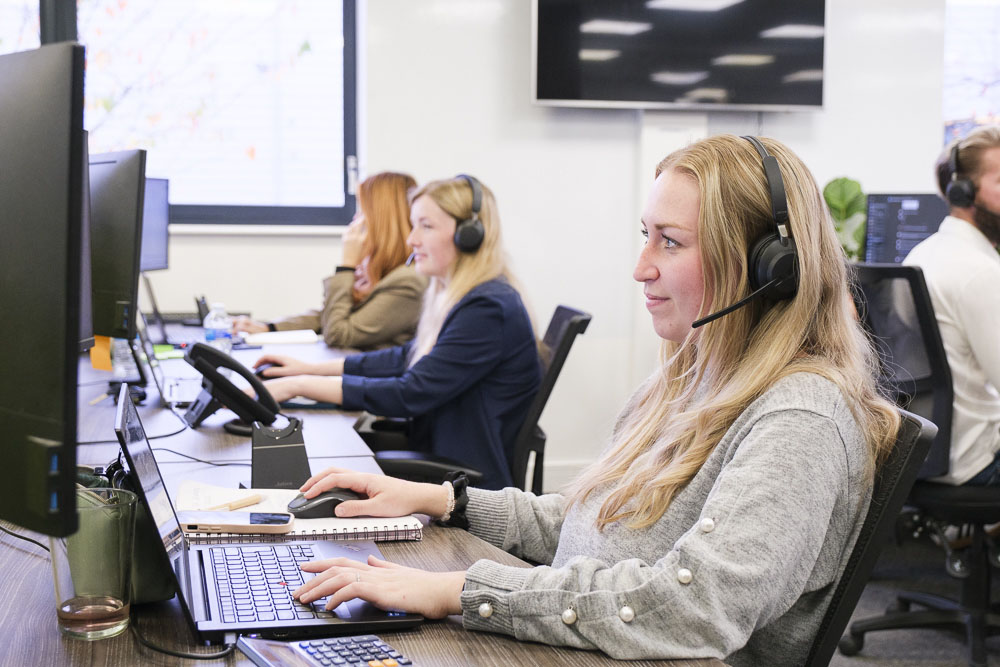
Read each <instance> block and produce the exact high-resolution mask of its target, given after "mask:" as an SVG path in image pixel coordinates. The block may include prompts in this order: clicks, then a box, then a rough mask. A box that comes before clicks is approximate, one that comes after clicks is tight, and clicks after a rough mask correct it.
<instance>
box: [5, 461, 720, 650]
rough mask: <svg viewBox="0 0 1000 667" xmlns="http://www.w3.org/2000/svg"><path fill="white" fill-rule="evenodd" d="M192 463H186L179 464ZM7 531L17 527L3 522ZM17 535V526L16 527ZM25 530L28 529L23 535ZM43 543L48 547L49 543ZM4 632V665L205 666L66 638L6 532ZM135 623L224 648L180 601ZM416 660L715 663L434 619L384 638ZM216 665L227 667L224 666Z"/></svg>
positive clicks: (407, 556) (463, 539) (394, 553)
mask: <svg viewBox="0 0 1000 667" xmlns="http://www.w3.org/2000/svg"><path fill="white" fill-rule="evenodd" d="M178 465H186V464H178ZM3 525H5V526H6V527H8V528H14V527H12V526H10V524H7V523H4V524H3ZM15 529H16V528H15ZM19 532H23V531H19ZM40 541H42V542H45V538H41V539H40ZM380 548H381V549H382V552H383V554H384V555H385V556H386V558H388V559H389V560H392V561H394V562H397V563H402V564H404V565H410V566H413V567H421V568H424V569H428V570H456V569H462V568H465V567H468V566H469V565H470V564H472V563H473V562H475V561H476V560H478V559H480V558H490V559H493V560H496V561H499V562H501V563H506V564H509V565H522V566H525V567H527V565H526V564H525V563H522V562H521V561H519V560H518V559H516V558H514V557H513V556H511V555H510V554H507V553H505V552H503V551H500V550H499V549H497V548H495V547H493V546H491V545H489V544H487V543H486V542H483V541H482V540H480V539H478V538H476V537H473V536H472V535H470V534H468V533H466V532H465V531H462V530H458V529H455V528H440V527H438V526H434V525H430V526H428V527H427V528H425V530H424V539H423V541H422V542H383V543H381V544H380ZM0 572H3V578H2V579H0V596H2V599H3V600H4V601H5V603H4V604H3V605H2V606H0V629H2V631H3V632H4V635H5V636H6V637H7V646H6V647H5V649H4V655H3V658H0V664H4V665H7V664H9V665H81V666H82V665H94V666H98V665H139V664H171V665H173V664H182V665H197V664H204V661H195V660H180V659H176V658H169V657H167V656H164V655H161V654H159V653H152V652H150V651H148V650H146V649H144V648H142V647H140V646H139V645H138V644H137V643H136V641H135V640H134V639H133V638H132V637H131V635H130V634H128V633H126V634H123V635H119V636H118V637H114V638H112V639H106V640H103V641H98V642H84V641H78V640H74V639H67V638H65V637H63V636H62V635H61V634H60V633H59V630H58V628H57V627H56V615H55V601H54V599H53V588H52V572H51V569H50V567H49V560H48V554H46V553H45V552H44V551H42V550H41V549H39V548H38V547H36V546H34V545H32V544H28V543H27V542H22V541H21V540H17V539H15V538H13V537H10V536H9V535H6V534H4V533H0ZM133 620H137V622H138V628H139V629H140V630H141V631H142V634H143V636H145V637H146V638H147V639H149V640H150V641H152V642H154V643H156V644H157V645H160V646H164V647H166V648H170V649H173V650H180V651H185V652H206V653H210V652H212V651H215V650H218V647H202V646H198V645H196V644H195V642H194V638H193V635H192V634H191V631H190V629H189V627H188V625H187V623H186V621H185V620H184V617H183V615H182V613H181V610H180V607H179V606H178V604H177V602H176V599H175V600H170V601H168V602H164V603H159V604H153V605H143V606H142V607H137V608H136V614H135V615H134V616H133ZM380 636H381V637H382V638H383V639H385V640H386V641H387V642H389V643H390V644H392V645H393V646H395V647H396V648H397V649H399V650H400V651H402V652H403V653H404V654H405V655H407V656H409V657H410V658H412V659H413V660H414V661H415V662H416V663H417V664H418V665H424V666H427V667H429V666H437V665H441V666H451V665H454V666H456V667H458V666H464V665H482V666H486V665H490V666H496V667H508V666H510V665H539V666H544V667H550V666H551V665H579V666H580V667H591V666H597V665H623V664H627V665H672V666H674V667H714V666H717V665H722V664H723V663H720V662H719V661H717V660H659V661H645V660H644V661H635V662H621V661H616V660H611V659H609V658H606V657H605V656H604V655H603V654H601V653H597V652H591V651H576V650H572V649H562V648H555V647H551V646H545V645H543V644H533V643H524V642H519V641H517V640H514V639H511V638H510V637H505V636H501V635H493V634H489V633H481V632H469V631H467V630H465V629H464V628H463V627H462V624H461V620H460V619H459V618H458V617H450V618H448V619H446V620H443V621H429V622H427V623H425V624H423V625H422V626H420V627H419V628H417V629H414V630H410V631H406V632H386V633H382V634H381V635H380ZM211 664H223V661H221V660H220V661H217V662H212V663H211ZM224 664H226V665H241V666H244V665H245V666H249V665H252V664H253V663H251V662H250V660H249V659H248V658H246V657H245V656H244V655H243V654H242V653H240V652H239V651H236V652H235V653H234V654H233V655H231V656H229V657H228V658H226V659H225V661H224Z"/></svg>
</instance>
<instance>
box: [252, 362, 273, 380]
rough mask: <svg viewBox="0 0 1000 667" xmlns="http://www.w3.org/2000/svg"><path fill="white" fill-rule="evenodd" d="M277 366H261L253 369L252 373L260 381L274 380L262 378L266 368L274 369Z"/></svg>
mask: <svg viewBox="0 0 1000 667" xmlns="http://www.w3.org/2000/svg"><path fill="white" fill-rule="evenodd" d="M277 365H278V364H261V365H260V366H258V367H257V368H255V369H253V373H254V375H256V376H257V377H259V378H260V379H261V380H273V379H274V378H270V377H264V371H266V370H267V369H268V368H274V367H275V366H277Z"/></svg>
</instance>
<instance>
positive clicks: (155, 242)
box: [139, 178, 170, 271]
mask: <svg viewBox="0 0 1000 667" xmlns="http://www.w3.org/2000/svg"><path fill="white" fill-rule="evenodd" d="M169 184H170V182H169V181H168V180H167V179H165V178H147V179H146V190H145V192H144V193H143V198H142V199H143V203H142V250H141V252H140V254H139V270H140V271H159V270H161V269H166V268H167V240H168V233H167V224H168V222H169V218H170V205H169V203H168V191H169Z"/></svg>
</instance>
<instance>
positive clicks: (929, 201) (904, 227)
mask: <svg viewBox="0 0 1000 667" xmlns="http://www.w3.org/2000/svg"><path fill="white" fill-rule="evenodd" d="M946 215H948V205H947V204H946V203H945V202H944V200H943V199H941V197H939V196H937V195H934V194H915V195H906V194H888V195H887V194H876V195H868V228H867V230H866V233H865V261H866V262H868V263H878V264H899V263H900V262H902V261H903V260H904V259H906V256H907V255H908V254H910V251H911V250H913V247H914V246H916V245H917V244H918V243H920V242H921V241H923V240H924V239H925V238H927V237H928V236H930V235H931V234H933V233H934V232H936V231H937V229H938V227H939V226H940V225H941V221H942V220H944V218H945V216H946Z"/></svg>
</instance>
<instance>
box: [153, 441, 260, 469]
mask: <svg viewBox="0 0 1000 667" xmlns="http://www.w3.org/2000/svg"><path fill="white" fill-rule="evenodd" d="M164 437H165V436H164ZM153 451H154V452H170V453H171V454H176V455H177V456H183V457H184V458H186V459H191V460H192V461H197V462H198V463H206V464H208V465H210V466H220V467H221V466H248V465H251V464H249V463H245V462H243V461H230V462H228V463H216V462H214V461H206V460H205V459H199V458H198V457H197V456H191V455H190V454H185V453H184V452H178V451H177V450H175V449H170V448H169V447H153Z"/></svg>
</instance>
